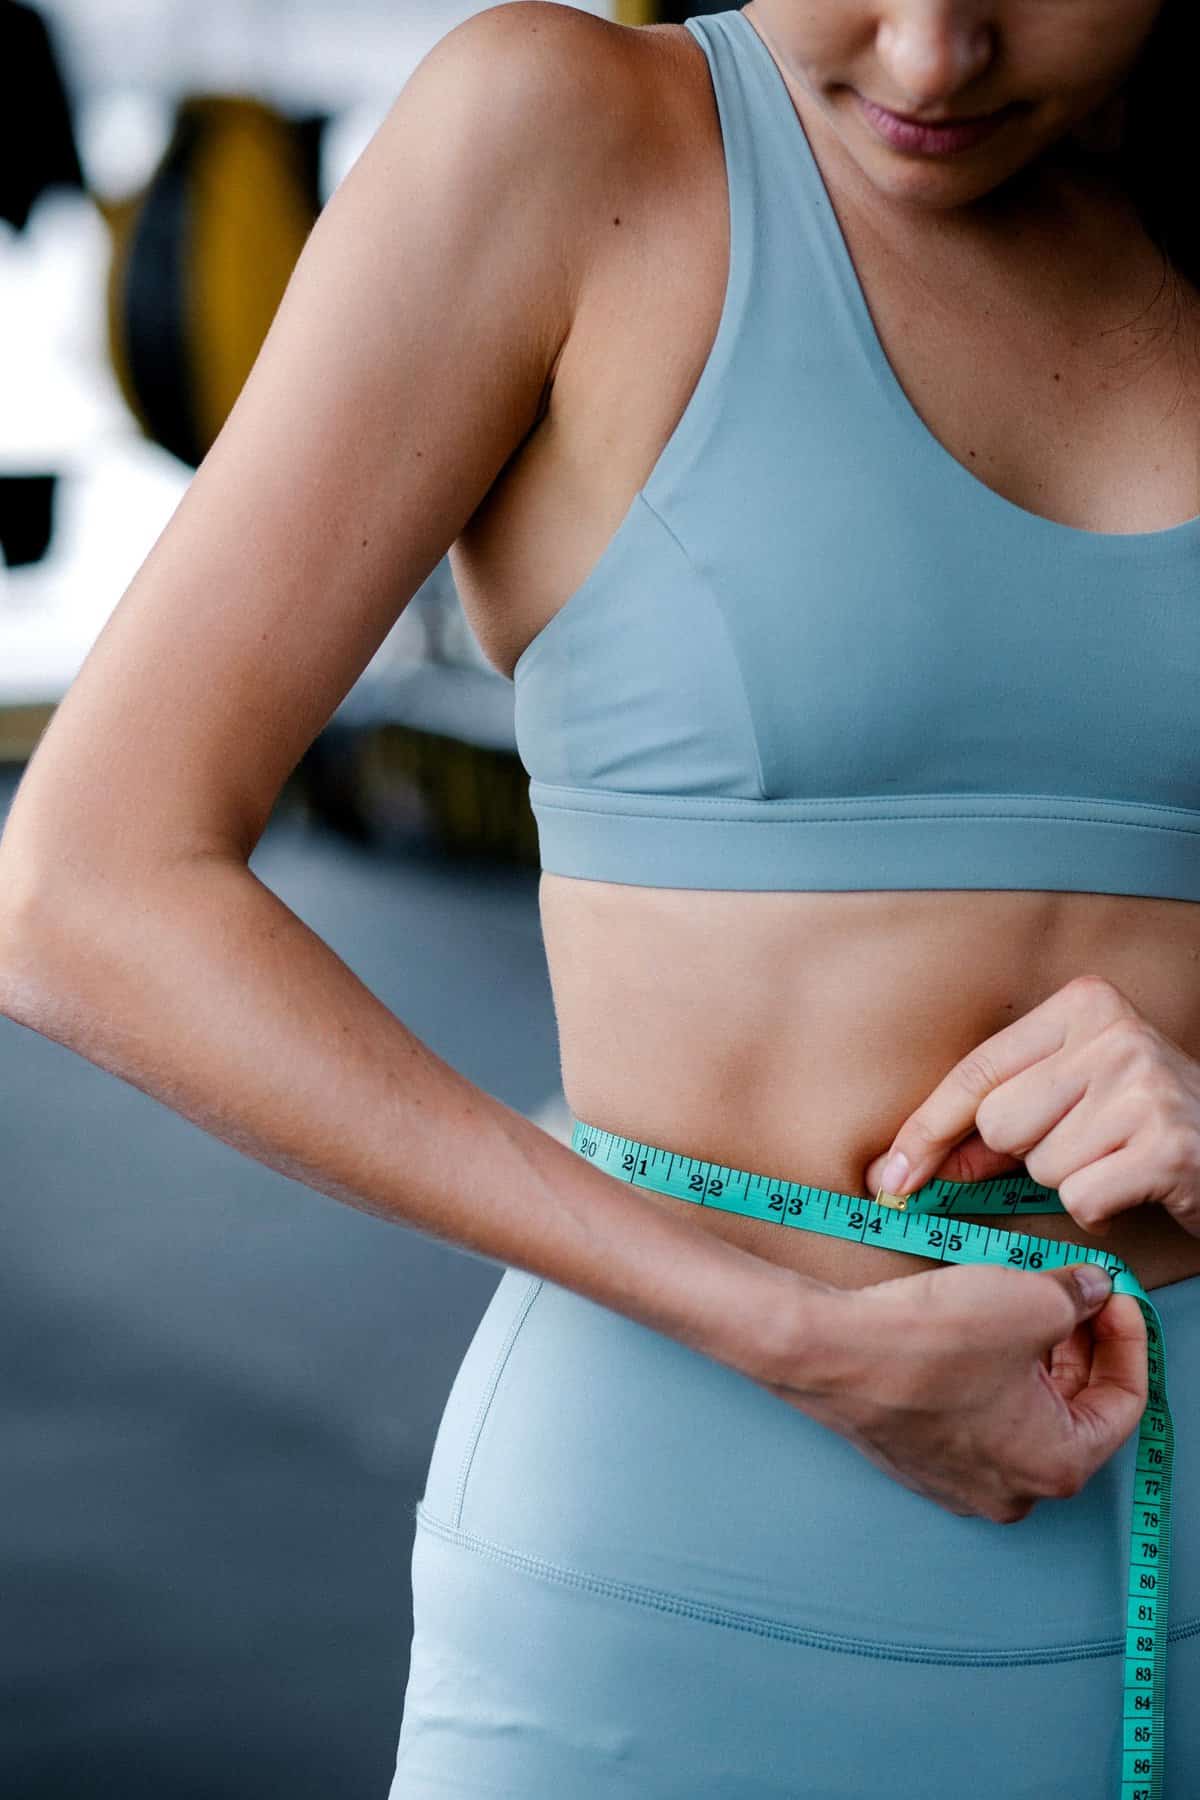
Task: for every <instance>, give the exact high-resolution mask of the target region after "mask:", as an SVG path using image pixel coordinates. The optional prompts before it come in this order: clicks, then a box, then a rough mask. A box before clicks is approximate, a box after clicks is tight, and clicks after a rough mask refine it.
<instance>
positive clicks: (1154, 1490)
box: [571, 1120, 1175, 1800]
mask: <svg viewBox="0 0 1200 1800" xmlns="http://www.w3.org/2000/svg"><path fill="white" fill-rule="evenodd" d="M571 1148H572V1150H574V1151H576V1152H577V1153H578V1154H579V1155H580V1156H582V1157H585V1158H586V1159H587V1161H588V1162H591V1163H594V1164H596V1166H597V1167H599V1168H602V1169H604V1170H606V1171H607V1173H608V1174H610V1175H615V1176H617V1177H618V1178H619V1179H620V1180H623V1181H628V1182H631V1183H632V1184H633V1185H634V1186H635V1187H644V1188H651V1189H653V1190H654V1192H655V1193H659V1194H668V1195H671V1196H672V1197H673V1198H675V1199H676V1200H690V1201H692V1202H693V1203H694V1204H695V1205H697V1206H716V1207H719V1208H720V1209H721V1210H722V1211H724V1212H733V1213H741V1214H742V1215H743V1216H744V1217H746V1218H751V1219H761V1220H763V1221H764V1222H765V1223H767V1224H774V1225H780V1226H783V1227H784V1228H785V1229H786V1228H787V1227H788V1226H795V1227H798V1228H799V1229H800V1230H802V1231H818V1232H821V1233H822V1234H823V1235H824V1236H825V1237H837V1238H848V1239H851V1240H853V1242H855V1243H860V1244H861V1243H872V1244H878V1245H880V1246H882V1247H883V1248H885V1249H888V1250H902V1251H905V1252H906V1253H907V1254H908V1255H910V1256H925V1257H931V1258H933V1259H935V1260H936V1261H939V1262H948V1263H998V1264H1000V1265H1002V1266H1003V1267H1005V1268H1017V1269H1052V1268H1064V1267H1065V1266H1066V1265H1067V1264H1068V1263H1077V1262H1094V1263H1099V1264H1100V1265H1101V1266H1102V1267H1103V1268H1105V1269H1107V1270H1108V1273H1109V1274H1110V1276H1111V1277H1112V1284H1113V1292H1114V1293H1117V1294H1132V1295H1133V1297H1134V1299H1135V1300H1136V1301H1137V1303H1138V1305H1139V1306H1140V1307H1141V1309H1142V1313H1143V1316H1144V1318H1145V1321H1146V1345H1147V1372H1148V1381H1147V1388H1148V1398H1147V1402H1146V1407H1145V1410H1144V1412H1143V1413H1142V1417H1141V1421H1140V1423H1139V1426H1138V1443H1137V1462H1136V1469H1135V1474H1134V1485H1133V1507H1132V1515H1131V1519H1130V1548H1129V1581H1128V1588H1127V1605H1126V1613H1125V1674H1124V1708H1123V1733H1122V1750H1121V1772H1120V1786H1119V1788H1118V1795H1117V1800H1164V1795H1163V1751H1164V1736H1165V1725H1166V1678H1167V1590H1168V1582H1169V1577H1170V1544H1171V1469H1172V1463H1173V1460H1174V1451H1175V1428H1174V1425H1173V1422H1172V1419H1171V1411H1170V1407H1169V1406H1168V1404H1167V1357H1166V1346H1165V1344H1164V1342H1163V1330H1162V1320H1161V1319H1160V1318H1159V1316H1158V1313H1157V1311H1156V1310H1155V1307H1154V1304H1153V1302H1152V1301H1151V1299H1150V1297H1149V1295H1148V1294H1147V1292H1146V1290H1145V1288H1143V1286H1142V1284H1141V1282H1140V1281H1139V1280H1138V1278H1137V1276H1136V1275H1135V1274H1134V1273H1133V1270H1132V1269H1131V1268H1130V1267H1129V1266H1128V1264H1127V1263H1124V1262H1122V1261H1121V1258H1120V1257H1119V1256H1113V1255H1112V1254H1111V1253H1110V1252H1107V1251H1103V1250H1097V1249H1095V1248H1093V1247H1092V1246H1091V1245H1083V1244H1072V1243H1068V1242H1064V1241H1060V1240H1059V1239H1057V1238H1042V1237H1031V1236H1027V1235H1025V1234H1023V1233H1020V1232H1014V1231H1011V1230H1008V1229H1006V1228H1004V1227H1003V1226H995V1225H988V1224H986V1223H978V1222H976V1221H975V1220H974V1219H960V1218H956V1217H955V1216H954V1209H955V1207H956V1206H958V1207H964V1206H967V1205H968V1201H969V1211H970V1212H972V1213H981V1214H984V1215H988V1214H999V1215H1003V1216H1005V1217H1007V1218H1013V1217H1019V1216H1020V1215H1021V1214H1023V1213H1062V1212H1065V1211H1066V1208H1065V1207H1064V1205H1063V1203H1062V1201H1061V1200H1060V1199H1059V1197H1058V1194H1057V1192H1056V1191H1055V1189H1053V1188H1046V1187H1042V1186H1040V1185H1039V1183H1038V1182H1036V1181H1034V1180H1033V1179H1032V1178H1031V1177H1030V1176H1028V1175H1015V1174H1014V1175H1006V1176H1000V1177H998V1178H996V1179H993V1180H991V1181H974V1182H965V1181H930V1182H926V1184H925V1186H924V1187H922V1188H920V1189H918V1191H917V1192H916V1193H915V1194H907V1195H905V1196H904V1197H903V1198H892V1197H891V1196H886V1197H882V1198H880V1199H879V1200H860V1199H857V1198H856V1197H855V1196H854V1195H852V1194H838V1193H833V1192H831V1191H830V1190H829V1189H827V1188H814V1187H806V1186H804V1185H803V1184H802V1183H800V1182H795V1181H778V1180H775V1179H774V1178H772V1177H771V1176H768V1175H755V1174H751V1173H749V1172H748V1171H746V1170H744V1169H727V1168H724V1167H723V1166H721V1165H719V1164H717V1163H711V1162H700V1161H697V1160H696V1158H694V1157H689V1156H680V1155H678V1154H677V1153H676V1152H674V1151H670V1150H660V1149H656V1148H655V1147H654V1146H653V1145H652V1144H642V1143H638V1142H637V1141H636V1139H634V1138H626V1137H618V1136H616V1135H615V1134H614V1133H613V1132H611V1131H600V1130H598V1129H597V1128H596V1127H595V1126H592V1125H586V1124H584V1123H583V1121H582V1120H576V1121H575V1123H574V1127H573V1129H572V1132H571Z"/></svg>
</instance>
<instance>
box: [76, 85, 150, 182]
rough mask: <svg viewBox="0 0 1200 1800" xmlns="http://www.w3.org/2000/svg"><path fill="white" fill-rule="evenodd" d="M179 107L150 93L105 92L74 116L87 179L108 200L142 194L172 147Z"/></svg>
mask: <svg viewBox="0 0 1200 1800" xmlns="http://www.w3.org/2000/svg"><path fill="white" fill-rule="evenodd" d="M173 122H174V107H173V106H172V105H171V104H170V102H169V101H168V99H167V97H166V95H165V94H161V93H156V92H155V91H154V90H153V89H151V88H146V87H114V88H105V89H103V90H101V91H98V92H96V93H94V94H90V95H86V96H84V97H83V98H82V99H81V100H80V102H79V105H78V106H77V108H76V111H75V136H76V140H77V142H78V145H79V161H80V164H81V165H82V168H83V174H84V179H85V181H86V182H87V184H88V187H89V188H91V189H92V191H93V193H97V194H100V195H102V196H103V197H104V199H106V200H127V199H129V198H131V197H132V196H133V195H134V194H136V193H139V192H140V191H141V189H142V188H144V187H145V185H146V183H147V182H148V181H149V180H150V177H151V176H152V175H153V173H154V171H155V169H156V168H157V167H158V164H159V161H160V159H161V157H162V154H163V151H164V150H165V149H166V147H167V145H168V143H169V142H170V137H171V130H172V126H173Z"/></svg>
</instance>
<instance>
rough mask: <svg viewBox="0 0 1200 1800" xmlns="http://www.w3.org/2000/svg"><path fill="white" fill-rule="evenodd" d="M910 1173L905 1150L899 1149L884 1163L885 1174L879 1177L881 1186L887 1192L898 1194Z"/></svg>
mask: <svg viewBox="0 0 1200 1800" xmlns="http://www.w3.org/2000/svg"><path fill="white" fill-rule="evenodd" d="M907 1175H908V1158H907V1156H905V1154H904V1152H903V1150H897V1151H896V1153H895V1155H893V1156H889V1157H888V1159H887V1161H886V1162H885V1163H884V1165H883V1174H882V1175H881V1176H880V1178H879V1186H880V1188H881V1189H882V1191H883V1192H884V1193H885V1194H898V1193H899V1192H900V1189H901V1188H902V1187H903V1185H904V1181H905V1178H906V1176H907Z"/></svg>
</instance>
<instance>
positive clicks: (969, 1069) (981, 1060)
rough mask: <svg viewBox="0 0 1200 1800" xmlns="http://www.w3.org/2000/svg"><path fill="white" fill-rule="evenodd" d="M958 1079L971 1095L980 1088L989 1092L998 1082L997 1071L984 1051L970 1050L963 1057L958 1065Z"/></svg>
mask: <svg viewBox="0 0 1200 1800" xmlns="http://www.w3.org/2000/svg"><path fill="white" fill-rule="evenodd" d="M958 1079H959V1082H960V1084H961V1085H962V1086H963V1087H964V1088H966V1089H967V1091H968V1092H969V1093H972V1094H976V1093H978V1092H979V1091H980V1089H981V1088H982V1089H986V1090H988V1091H990V1090H991V1089H992V1088H994V1087H998V1086H999V1082H1000V1076H999V1071H998V1070H997V1068H996V1065H995V1063H994V1062H993V1061H992V1059H991V1057H990V1056H989V1055H988V1054H987V1052H986V1050H972V1052H971V1054H970V1055H969V1056H964V1057H963V1060H962V1061H961V1062H960V1063H959V1065H958Z"/></svg>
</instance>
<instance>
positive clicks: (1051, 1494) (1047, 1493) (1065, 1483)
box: [1042, 1468, 1087, 1500]
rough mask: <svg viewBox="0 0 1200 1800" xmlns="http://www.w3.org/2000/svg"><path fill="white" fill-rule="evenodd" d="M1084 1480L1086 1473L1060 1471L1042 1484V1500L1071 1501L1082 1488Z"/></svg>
mask: <svg viewBox="0 0 1200 1800" xmlns="http://www.w3.org/2000/svg"><path fill="white" fill-rule="evenodd" d="M1086 1480H1087V1476H1086V1473H1085V1472H1084V1471H1083V1470H1082V1469H1071V1468H1067V1469H1060V1470H1059V1471H1058V1473H1057V1474H1056V1475H1054V1476H1052V1477H1051V1478H1050V1479H1048V1480H1047V1481H1045V1482H1044V1483H1043V1487H1042V1494H1043V1498H1045V1499H1047V1500H1073V1499H1074V1498H1075V1495H1076V1494H1078V1493H1079V1492H1080V1491H1081V1489H1082V1488H1083V1485H1084V1483H1085V1481H1086Z"/></svg>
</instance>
